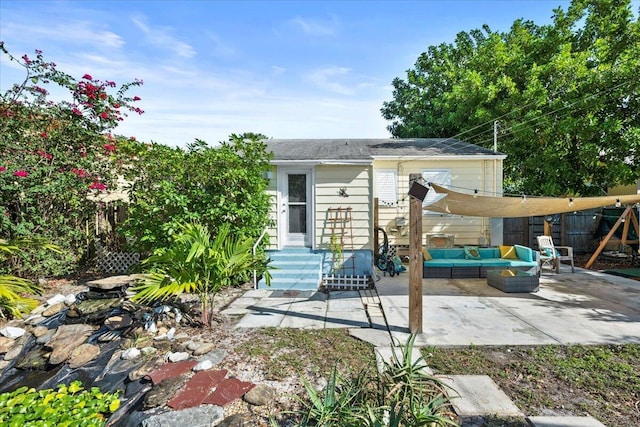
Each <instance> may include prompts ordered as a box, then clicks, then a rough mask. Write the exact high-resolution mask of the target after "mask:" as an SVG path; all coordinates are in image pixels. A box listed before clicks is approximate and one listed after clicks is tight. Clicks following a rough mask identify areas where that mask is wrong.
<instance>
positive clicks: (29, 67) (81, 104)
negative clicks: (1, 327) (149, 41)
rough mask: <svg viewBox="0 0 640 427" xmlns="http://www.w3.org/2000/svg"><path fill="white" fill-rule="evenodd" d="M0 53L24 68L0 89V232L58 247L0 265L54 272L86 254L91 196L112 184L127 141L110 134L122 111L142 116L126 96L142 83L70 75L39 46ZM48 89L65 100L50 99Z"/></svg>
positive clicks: (25, 272) (37, 273)
mask: <svg viewBox="0 0 640 427" xmlns="http://www.w3.org/2000/svg"><path fill="white" fill-rule="evenodd" d="M0 55H3V57H4V58H7V59H8V60H9V61H13V62H15V63H17V64H19V65H20V66H22V67H24V69H25V79H24V81H22V82H20V83H16V84H14V85H13V86H12V87H11V88H10V89H8V90H7V91H6V92H5V93H2V94H0V152H1V153H2V158H1V159H0V235H2V236H6V237H7V238H9V239H15V238H18V237H28V238H39V237H44V238H47V239H48V240H50V241H51V242H54V243H55V244H57V245H58V246H59V247H60V249H61V254H60V255H59V256H57V257H56V258H52V257H51V254H50V253H48V252H47V251H46V250H43V249H42V248H34V249H33V250H29V251H23V252H22V253H20V254H19V255H18V256H15V257H12V258H11V263H10V264H3V265H0V269H2V270H3V272H5V273H10V274H14V275H19V276H23V277H24V276H27V277H43V276H44V277H46V276H50V275H61V274H64V273H67V272H69V271H72V270H74V269H75V268H76V266H77V264H78V263H79V262H80V260H81V257H82V255H83V254H84V253H85V251H86V248H87V238H88V236H87V234H86V232H85V229H86V225H87V221H89V223H91V221H92V220H93V216H94V214H95V212H96V210H97V209H98V207H99V206H98V203H97V202H96V201H95V200H91V198H90V197H91V196H95V195H99V194H100V193H102V192H104V191H107V190H110V189H112V188H113V183H114V179H115V176H116V174H117V172H118V162H119V160H120V159H119V158H118V156H119V148H120V147H121V145H122V144H123V143H125V142H126V139H125V138H122V137H117V136H113V135H112V134H111V132H112V131H113V129H114V128H115V127H116V126H117V124H118V123H120V121H122V120H123V119H124V117H125V116H126V112H127V111H133V112H136V113H140V114H141V113H142V110H140V109H139V108H138V107H135V106H134V103H135V102H137V101H139V100H140V98H139V97H137V96H133V97H131V96H128V95H127V94H126V93H127V91H128V90H129V89H130V88H131V87H134V86H139V85H141V84H142V82H141V81H135V82H132V83H125V84H123V85H121V86H119V87H118V85H117V84H116V83H115V82H113V81H109V80H99V79H96V78H94V77H92V76H91V75H89V74H85V75H83V76H82V77H81V78H75V77H73V76H71V75H69V74H66V73H64V72H63V71H60V70H58V69H57V67H56V64H54V63H53V62H47V61H45V59H44V57H43V54H42V52H41V51H36V54H35V56H34V57H30V56H27V55H23V56H22V57H21V58H16V57H14V56H13V55H12V54H10V53H9V51H8V50H7V49H6V48H5V45H4V44H3V43H2V42H0ZM4 58H3V59H4ZM51 91H53V92H55V93H57V94H59V93H62V94H63V95H62V96H63V97H66V99H63V100H61V101H57V100H53V99H52V96H51V94H50V92H51Z"/></svg>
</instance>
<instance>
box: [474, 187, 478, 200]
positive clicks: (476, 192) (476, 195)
mask: <svg viewBox="0 0 640 427" xmlns="http://www.w3.org/2000/svg"><path fill="white" fill-rule="evenodd" d="M476 197H478V189H477V188H476V189H475V190H473V198H474V199H475V198H476Z"/></svg>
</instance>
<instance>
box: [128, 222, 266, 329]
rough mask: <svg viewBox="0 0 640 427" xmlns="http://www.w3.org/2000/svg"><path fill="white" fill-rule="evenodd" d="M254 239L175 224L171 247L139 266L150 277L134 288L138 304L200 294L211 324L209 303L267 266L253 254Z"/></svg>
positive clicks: (227, 230)
mask: <svg viewBox="0 0 640 427" xmlns="http://www.w3.org/2000/svg"><path fill="white" fill-rule="evenodd" d="M253 245H254V239H252V238H250V237H244V236H242V235H238V234H235V233H232V232H231V227H230V226H229V225H227V224H225V225H223V226H221V227H220V228H218V230H217V232H216V234H215V237H214V236H212V233H210V231H209V229H208V228H207V226H205V225H202V224H199V223H195V222H194V223H185V224H178V230H177V233H175V234H174V235H173V236H172V243H171V244H170V245H169V246H167V247H166V248H160V249H157V250H156V251H154V254H153V255H152V256H150V257H149V258H147V259H145V260H144V261H143V262H142V267H143V268H144V269H146V271H148V273H146V274H145V275H144V277H143V279H141V281H140V283H139V284H138V285H137V286H136V287H135V288H134V291H136V292H137V293H136V295H134V297H133V298H132V299H133V300H134V301H139V302H152V301H162V300H166V299H173V298H176V297H178V296H180V295H181V294H183V293H193V294H198V295H199V297H200V302H201V310H202V322H203V324H205V325H207V324H209V323H210V307H211V300H212V298H213V297H214V296H215V294H216V293H217V292H218V291H220V290H221V289H225V288H228V287H230V286H234V285H238V284H242V283H246V282H247V281H248V280H249V274H251V273H252V272H253V271H254V270H257V271H258V272H261V273H264V274H265V275H266V278H267V279H270V276H269V272H268V271H267V270H266V269H265V267H266V262H265V261H264V258H263V257H262V256H260V255H257V256H254V254H253Z"/></svg>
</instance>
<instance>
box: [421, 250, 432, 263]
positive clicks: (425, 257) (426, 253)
mask: <svg viewBox="0 0 640 427" xmlns="http://www.w3.org/2000/svg"><path fill="white" fill-rule="evenodd" d="M432 259H433V257H432V256H431V254H430V253H429V250H428V249H427V248H422V260H423V261H431V260H432Z"/></svg>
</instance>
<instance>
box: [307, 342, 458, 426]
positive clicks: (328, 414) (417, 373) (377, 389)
mask: <svg viewBox="0 0 640 427" xmlns="http://www.w3.org/2000/svg"><path fill="white" fill-rule="evenodd" d="M414 343H415V335H412V336H411V337H410V338H409V339H408V341H407V343H406V344H405V345H404V346H401V347H400V346H398V347H400V349H398V348H394V351H393V356H392V358H391V360H389V361H386V360H385V361H384V362H383V366H382V369H381V372H378V371H377V370H376V372H377V374H376V375H371V374H370V372H371V368H369V369H366V370H362V371H360V372H359V373H358V374H356V375H355V376H351V377H347V376H344V375H343V374H341V373H340V372H339V371H338V370H337V369H335V368H334V370H333V371H332V373H331V374H330V375H329V377H328V378H327V385H326V386H325V388H324V390H323V391H318V390H315V389H314V388H313V387H312V386H311V384H310V383H309V382H308V381H306V380H303V383H304V386H305V390H306V392H307V396H306V397H307V398H306V399H303V400H302V403H303V409H301V410H299V411H296V412H295V413H296V414H297V415H298V416H300V418H301V422H302V423H301V425H303V426H333V425H339V426H370V427H382V426H398V427H400V426H403V427H409V426H411V427H417V426H447V425H451V426H456V425H458V424H457V423H456V421H455V420H454V419H455V414H453V413H452V412H451V411H450V410H449V398H448V397H447V395H446V393H445V389H444V385H443V384H442V383H441V382H440V381H439V380H438V379H436V378H434V377H433V376H431V375H429V374H428V373H427V372H426V367H427V365H426V363H425V361H424V359H423V358H422V356H420V357H418V358H417V359H416V360H413V351H414ZM397 351H399V352H400V354H397Z"/></svg>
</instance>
